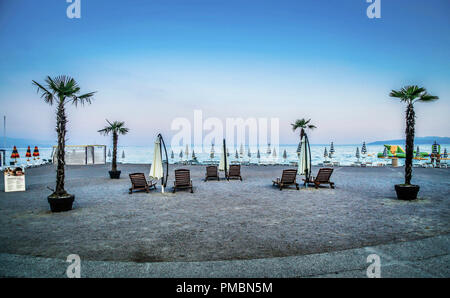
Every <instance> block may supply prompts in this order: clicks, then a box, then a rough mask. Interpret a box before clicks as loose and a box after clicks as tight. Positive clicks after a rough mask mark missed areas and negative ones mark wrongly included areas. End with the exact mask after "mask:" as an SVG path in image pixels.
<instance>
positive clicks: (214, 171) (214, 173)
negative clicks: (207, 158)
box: [205, 166, 219, 181]
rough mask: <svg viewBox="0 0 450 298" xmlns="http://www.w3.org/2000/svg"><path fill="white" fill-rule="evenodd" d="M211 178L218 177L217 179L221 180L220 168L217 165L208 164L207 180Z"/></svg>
mask: <svg viewBox="0 0 450 298" xmlns="http://www.w3.org/2000/svg"><path fill="white" fill-rule="evenodd" d="M211 178H212V179H217V181H219V170H218V168H217V166H207V167H206V175H205V181H208V180H209V179H211Z"/></svg>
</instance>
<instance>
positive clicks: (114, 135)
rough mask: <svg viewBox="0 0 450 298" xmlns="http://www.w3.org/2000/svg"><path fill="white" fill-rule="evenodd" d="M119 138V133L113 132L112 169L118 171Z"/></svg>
mask: <svg viewBox="0 0 450 298" xmlns="http://www.w3.org/2000/svg"><path fill="white" fill-rule="evenodd" d="M117 139H118V135H117V133H116V132H113V158H112V166H111V171H113V172H115V171H117Z"/></svg>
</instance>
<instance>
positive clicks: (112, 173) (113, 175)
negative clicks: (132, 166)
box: [109, 171, 122, 179]
mask: <svg viewBox="0 0 450 298" xmlns="http://www.w3.org/2000/svg"><path fill="white" fill-rule="evenodd" d="M121 172H122V171H109V177H111V179H119V178H120V173H121Z"/></svg>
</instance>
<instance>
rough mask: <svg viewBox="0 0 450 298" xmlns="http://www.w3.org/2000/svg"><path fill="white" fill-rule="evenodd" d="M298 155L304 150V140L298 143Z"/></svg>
mask: <svg viewBox="0 0 450 298" xmlns="http://www.w3.org/2000/svg"><path fill="white" fill-rule="evenodd" d="M296 152H297V155H300V152H302V141H301V140H300V143H298V146H297V151H296Z"/></svg>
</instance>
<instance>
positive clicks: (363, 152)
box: [361, 142, 367, 155]
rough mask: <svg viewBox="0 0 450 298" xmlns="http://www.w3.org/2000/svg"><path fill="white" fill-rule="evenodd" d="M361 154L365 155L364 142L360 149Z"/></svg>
mask: <svg viewBox="0 0 450 298" xmlns="http://www.w3.org/2000/svg"><path fill="white" fill-rule="evenodd" d="M361 153H362V154H363V155H365V154H366V153H367V148H366V142H363V145H362V148H361Z"/></svg>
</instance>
